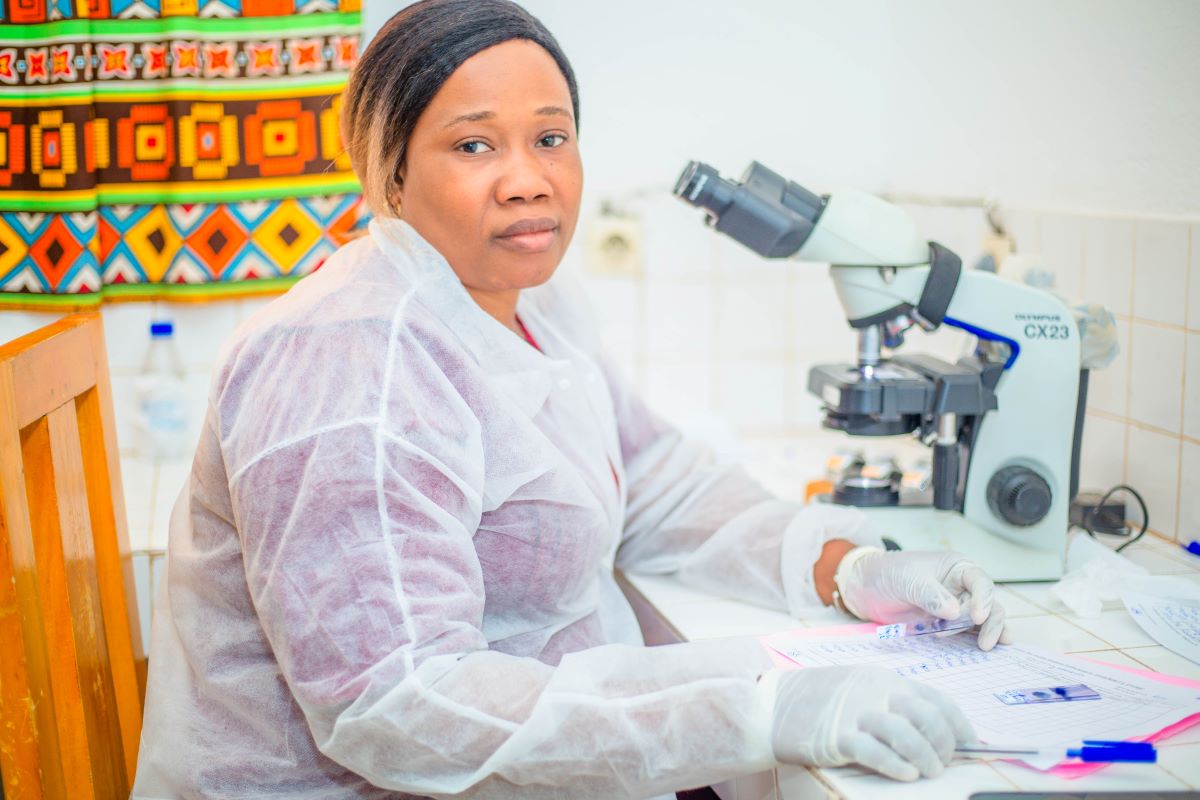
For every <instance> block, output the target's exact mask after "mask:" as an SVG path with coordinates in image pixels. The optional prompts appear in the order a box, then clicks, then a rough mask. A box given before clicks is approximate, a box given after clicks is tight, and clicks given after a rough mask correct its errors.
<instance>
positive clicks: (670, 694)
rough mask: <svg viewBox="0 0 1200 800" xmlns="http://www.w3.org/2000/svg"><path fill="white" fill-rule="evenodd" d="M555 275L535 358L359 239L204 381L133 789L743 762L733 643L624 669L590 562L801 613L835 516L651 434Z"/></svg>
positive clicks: (588, 778)
mask: <svg viewBox="0 0 1200 800" xmlns="http://www.w3.org/2000/svg"><path fill="white" fill-rule="evenodd" d="M560 284H565V282H564V281H562V280H560V279H558V278H556V279H554V280H552V281H550V282H549V283H548V284H547V285H545V286H543V287H539V288H536V289H531V290H527V291H525V292H523V293H522V295H521V299H520V303H519V305H518V314H519V316H520V318H521V320H522V321H523V322H524V324H525V325H526V327H527V328H528V330H529V332H530V333H531V334H532V336H533V337H534V339H535V340H536V341H537V343H538V344H539V346H540V347H541V348H542V350H543V351H544V352H539V351H538V350H535V349H534V348H533V347H531V346H530V345H529V344H528V343H527V342H525V341H524V340H522V339H521V338H520V337H518V336H517V335H515V334H513V333H512V332H511V331H509V330H508V329H506V328H505V327H504V326H502V325H501V324H500V323H499V322H497V321H496V320H494V319H493V318H492V317H490V316H488V315H487V314H486V313H484V312H483V311H482V310H481V309H480V308H479V307H478V305H476V304H475V303H474V302H473V301H472V299H471V298H470V296H469V295H468V294H467V292H466V291H465V289H464V288H463V286H462V284H461V283H460V282H459V281H458V280H457V278H456V276H455V275H454V273H453V271H452V270H451V268H450V266H449V265H448V264H447V263H446V261H445V260H444V259H443V258H442V257H441V256H440V255H439V254H438V253H437V252H436V251H435V250H434V249H433V248H432V247H431V246H430V245H429V244H428V243H426V242H425V241H424V240H423V239H421V237H420V236H419V235H417V234H416V232H415V231H414V230H413V229H412V228H411V227H410V226H408V225H407V224H406V223H403V222H400V221H398V220H380V221H376V222H374V223H372V226H371V232H370V235H369V236H367V237H364V238H362V239H360V240H358V241H355V242H353V243H351V244H349V245H347V246H345V247H343V248H342V249H340V250H339V251H338V252H337V253H336V254H335V255H333V256H332V257H331V258H330V259H329V261H328V262H327V264H326V265H325V266H324V267H323V268H322V269H321V270H320V271H319V272H318V273H316V274H315V275H313V276H310V277H308V278H306V279H305V280H303V281H302V282H300V283H299V284H298V285H297V286H296V287H295V288H293V289H292V290H291V291H290V292H288V294H287V295H285V296H284V297H282V298H280V299H279V300H277V301H275V302H273V303H271V304H270V305H269V306H267V307H266V308H265V309H263V310H262V311H260V312H259V313H257V314H256V315H254V316H253V317H252V318H251V319H249V320H248V321H247V322H246V323H245V324H244V325H242V326H241V327H240V328H239V329H238V331H237V332H236V333H235V334H234V336H233V337H232V339H231V340H230V341H229V342H228V343H227V344H226V345H225V346H224V348H223V349H222V352H221V355H220V357H219V363H218V365H217V367H216V369H215V371H214V376H213V382H212V387H211V391H210V396H209V403H208V411H207V417H206V422H205V425H204V430H203V434H202V437H201V440H200V443H199V446H198V449H197V452H196V456H195V460H194V463H193V467H192V472H191V476H190V479H189V482H188V484H187V486H186V487H184V490H183V492H182V493H181V495H180V498H179V500H178V502H177V504H176V506H175V509H174V512H173V515H172V518H171V529H170V544H169V547H168V553H167V566H166V578H165V581H163V585H162V590H161V591H160V593H159V596H158V598H157V601H156V613H155V621H154V629H153V641H152V647H151V656H150V678H149V689H148V697H147V710H146V720H145V727H144V732H143V738H142V748H141V755H140V763H139V768H138V777H137V784H136V788H135V792H134V795H135V796H136V797H147V798H148V797H180V796H182V797H205V798H220V797H286V798H293V799H294V798H343V797H346V798H349V797H354V798H359V797H369V798H375V797H397V796H398V797H406V796H410V795H416V796H436V797H441V796H448V795H462V796H466V797H488V798H493V797H521V798H538V797H572V798H590V797H595V798H617V797H648V796H651V795H655V794H660V793H664V792H669V791H673V790H675V789H678V788H684V787H689V786H697V785H703V784H705V783H709V782H712V781H717V780H721V779H723V778H727V777H729V776H731V775H734V774H737V773H743V772H752V771H755V770H759V769H763V768H768V767H770V766H771V765H772V763H773V761H772V755H771V748H770V746H769V743H768V740H769V730H768V728H769V712H768V713H767V714H766V717H767V718H765V719H764V718H763V711H762V709H757V710H756V709H755V708H754V703H753V698H754V689H755V681H756V679H757V678H758V676H759V675H760V674H761V673H762V672H763V671H764V670H765V669H767V668H768V666H769V665H768V664H767V662H766V661H765V660H764V656H763V653H762V651H761V648H760V647H759V645H758V644H757V643H756V642H755V641H753V640H728V641H718V642H707V643H690V644H683V645H677V646H670V647H656V648H646V647H644V646H642V642H641V638H640V634H639V630H638V627H637V624H636V621H635V619H634V616H633V614H632V612H631V609H630V607H629V604H628V602H627V601H626V599H625V598H624V596H623V595H622V594H621V592H620V590H619V589H618V587H617V584H616V583H615V582H614V578H613V569H614V566H616V567H619V568H623V569H630V570H634V569H636V570H647V571H653V572H678V573H680V574H681V575H682V576H683V577H684V579H686V580H689V581H691V582H692V583H694V584H696V585H699V586H706V587H711V588H717V589H719V590H720V591H721V592H723V593H727V594H728V593H732V594H735V595H737V596H740V597H742V598H744V599H747V600H750V601H753V602H757V603H759V604H762V605H766V606H772V607H776V608H780V609H792V610H795V609H798V608H801V607H805V606H810V605H815V604H817V603H818V599H817V596H816V594H815V591H814V589H813V586H812V574H811V573H812V564H813V562H814V561H815V560H816V558H817V556H818V554H819V552H820V548H821V546H822V544H823V543H824V542H825V541H826V540H828V539H830V538H848V539H851V540H853V541H856V542H858V543H860V544H878V539H877V538H876V537H875V536H874V535H873V534H871V533H870V532H868V531H866V530H864V518H863V517H862V515H860V514H858V513H856V512H854V511H850V510H846V509H836V508H812V509H801V508H800V507H798V506H796V505H793V504H790V503H786V502H782V501H780V500H778V499H775V498H774V497H772V496H771V495H770V494H768V493H767V492H766V491H765V490H763V489H762V488H761V487H760V486H759V485H758V484H757V483H755V482H754V481H753V480H751V479H750V478H749V477H748V476H747V474H746V473H745V472H744V471H742V470H741V469H740V468H738V467H736V466H732V465H728V464H723V463H720V462H719V461H718V460H716V459H714V458H713V457H712V455H711V454H710V453H708V452H707V451H706V450H705V449H704V448H702V447H699V446H696V445H695V444H693V443H691V442H689V441H688V440H687V439H685V438H683V437H681V436H680V434H679V433H678V432H677V431H676V430H675V429H673V428H672V427H671V426H670V425H668V424H666V423H665V422H663V421H662V420H661V419H660V418H659V417H657V416H655V415H654V414H653V413H651V412H650V411H649V410H648V409H647V408H646V406H645V405H643V403H642V402H641V401H640V400H639V399H638V397H637V396H636V395H634V394H633V393H632V392H631V391H630V390H629V388H628V387H627V386H626V385H625V384H624V383H623V382H622V380H621V379H620V378H619V377H618V375H616V374H615V372H614V371H613V370H612V369H611V368H610V366H609V365H608V364H607V363H606V361H605V359H604V357H603V356H602V354H601V352H600V347H599V343H598V341H597V339H596V336H595V334H594V332H593V329H592V326H591V325H590V323H589V322H588V320H589V319H590V317H589V316H588V312H587V311H586V310H585V308H584V305H585V304H581V303H580V302H578V300H577V298H576V297H575V295H574V294H573V292H572V291H571V290H570V289H569V288H568V287H567V286H566V285H560Z"/></svg>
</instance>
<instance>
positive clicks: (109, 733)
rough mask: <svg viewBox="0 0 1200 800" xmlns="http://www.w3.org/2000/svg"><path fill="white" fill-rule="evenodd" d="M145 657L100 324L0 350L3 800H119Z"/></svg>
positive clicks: (77, 320)
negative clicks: (93, 799) (42, 799)
mask: <svg viewBox="0 0 1200 800" xmlns="http://www.w3.org/2000/svg"><path fill="white" fill-rule="evenodd" d="M145 686H146V658H145V655H144V654H143V652H142V642H141V633H140V626H139V623H138V615H137V602H136V596H135V594H134V583H133V561H132V557H131V554H130V550H129V537H128V534H127V532H126V527H125V500H124V495H123V493H122V489H121V476H120V462H119V459H118V451H117V440H116V429H115V425H114V421H113V408H112V389H111V386H110V383H109V376H108V360H107V356H106V353H105V348H104V329H103V325H102V323H101V320H100V316H99V314H95V313H88V314H74V315H71V316H69V317H65V318H63V319H61V320H59V321H58V322H55V323H53V324H52V325H49V326H47V327H45V328H42V329H41V330H38V331H34V332H33V333H31V334H29V335H27V336H23V337H21V338H19V339H16V340H14V341H12V342H9V343H8V344H5V345H2V346H0V720H2V722H0V775H2V776H3V779H4V783H3V786H4V796H5V797H6V798H7V800H18V798H22V799H23V798H43V797H45V798H67V797H70V798H105V799H106V800H107V798H127V797H128V796H129V793H130V789H131V788H132V785H133V776H134V773H135V770H136V766H137V751H138V743H139V738H140V735H141V723H142V702H143V698H144V696H145Z"/></svg>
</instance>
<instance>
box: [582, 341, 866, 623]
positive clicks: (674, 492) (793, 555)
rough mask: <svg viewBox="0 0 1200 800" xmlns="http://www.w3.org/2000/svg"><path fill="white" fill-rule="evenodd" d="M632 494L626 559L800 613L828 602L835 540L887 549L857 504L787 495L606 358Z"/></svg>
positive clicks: (624, 562) (622, 554) (623, 562)
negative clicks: (820, 589) (670, 419)
mask: <svg viewBox="0 0 1200 800" xmlns="http://www.w3.org/2000/svg"><path fill="white" fill-rule="evenodd" d="M602 366H603V368H604V373H605V376H606V378H607V380H608V383H609V388H610V391H611V393H612V398H613V406H614V409H615V411H616V417H617V429H618V433H619V436H620V442H621V457H622V459H623V461H624V465H625V472H626V484H627V492H628V498H629V499H628V511H627V516H626V522H625V531H624V539H623V542H622V545H621V549H620V551H619V553H618V557H617V565H618V566H619V567H621V568H623V569H628V570H631V571H641V572H650V573H677V574H678V576H679V579H680V580H682V581H684V582H685V583H688V584H690V585H692V586H695V587H696V588H699V589H704V590H707V591H711V592H714V593H718V594H722V595H726V596H736V597H738V598H739V599H742V600H745V601H747V602H751V603H755V604H757V605H761V606H764V607H767V608H773V609H778V610H782V611H787V612H789V613H792V614H794V615H795V614H799V613H800V612H801V610H803V609H805V608H811V607H814V606H820V605H821V600H820V598H819V597H818V595H817V592H816V588H815V586H814V585H813V575H812V570H813V564H814V563H816V561H817V558H818V557H819V556H820V554H821V549H822V547H823V546H824V545H825V542H827V541H829V540H831V539H846V540H849V541H851V542H854V543H855V544H858V545H872V546H875V547H881V546H882V542H881V540H880V538H879V536H878V535H877V534H876V533H875V532H874V531H873V530H872V529H871V528H870V526H869V525H868V524H867V518H866V515H864V514H863V513H862V512H860V511H858V510H857V509H852V508H847V507H842V506H832V505H815V504H814V505H808V506H801V505H798V504H796V503H791V502H786V501H784V500H780V499H778V498H776V497H775V496H773V495H772V494H771V493H770V492H768V491H767V490H766V489H765V488H763V487H762V486H761V485H760V484H759V483H758V482H757V481H755V480H754V479H753V478H751V477H750V475H749V474H748V473H747V472H746V470H745V469H744V468H742V467H741V466H739V465H736V464H730V463H725V462H722V461H721V460H719V459H718V458H716V457H715V455H714V454H713V453H712V452H711V451H710V450H709V449H708V448H706V447H704V446H703V445H700V444H699V443H697V442H694V441H691V440H689V439H688V438H687V437H685V436H683V435H682V434H681V433H680V431H679V430H677V429H676V428H674V427H672V426H671V425H670V424H668V423H667V422H665V421H664V420H663V419H662V418H661V417H659V416H658V415H657V414H656V413H654V411H652V410H651V409H650V408H649V407H648V406H647V405H646V404H645V402H644V401H643V400H642V399H641V398H640V397H639V396H638V395H637V394H636V393H635V392H633V391H632V390H631V389H630V388H629V387H628V386H627V385H625V383H624V381H623V379H622V378H621V377H620V376H619V375H618V374H617V371H616V370H615V369H613V368H612V366H611V365H610V364H608V363H606V362H602Z"/></svg>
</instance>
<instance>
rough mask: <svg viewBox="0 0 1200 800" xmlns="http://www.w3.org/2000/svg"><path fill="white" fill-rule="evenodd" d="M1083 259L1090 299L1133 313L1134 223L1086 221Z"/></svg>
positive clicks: (1121, 311)
mask: <svg viewBox="0 0 1200 800" xmlns="http://www.w3.org/2000/svg"><path fill="white" fill-rule="evenodd" d="M1083 259H1084V261H1083V288H1084V292H1085V293H1086V295H1087V299H1088V300H1090V301H1092V302H1094V303H1100V304H1102V305H1104V306H1107V307H1108V308H1109V309H1111V310H1112V312H1113V313H1115V314H1118V315H1121V316H1125V317H1128V316H1129V315H1130V313H1131V312H1132V311H1133V223H1132V222H1129V221H1126V220H1117V219H1109V218H1096V219H1089V220H1087V222H1086V224H1085V230H1084V240H1083Z"/></svg>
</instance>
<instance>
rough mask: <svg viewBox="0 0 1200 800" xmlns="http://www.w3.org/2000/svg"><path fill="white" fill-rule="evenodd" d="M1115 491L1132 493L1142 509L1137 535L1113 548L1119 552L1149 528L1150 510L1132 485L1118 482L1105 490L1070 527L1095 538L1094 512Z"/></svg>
mask: <svg viewBox="0 0 1200 800" xmlns="http://www.w3.org/2000/svg"><path fill="white" fill-rule="evenodd" d="M1117 492H1129V494H1131V495H1133V499H1134V500H1136V501H1137V504H1138V505H1139V506H1140V507H1141V509H1142V527H1141V529H1140V530H1139V531H1138V532H1137V535H1136V536H1134V537H1133V538H1132V539H1130V540H1129V541H1128V542H1125V544H1123V545H1121V546H1120V547H1118V548H1115V550H1114V552H1117V553H1119V552H1121V551H1122V550H1124V549H1125V548H1126V547H1129V545H1131V544H1133V543H1134V542H1136V541H1137V540H1138V539H1141V538H1142V537H1143V536H1145V535H1146V531H1147V530H1148V529H1149V528H1150V511H1149V509H1147V508H1146V501H1145V499H1143V497H1142V496H1141V494H1139V493H1138V490H1137V489H1134V488H1133V487H1132V486H1127V485H1126V484H1123V483H1119V484H1117V485H1116V486H1114V487H1112V488H1111V489H1109V490H1108V491H1107V492H1105V493H1104V495H1103V496H1102V497H1101V498H1100V500H1099V501H1098V502H1097V503H1096V504H1095V505H1093V506H1092V507H1091V508H1090V509H1088V511H1087V513H1086V514H1085V515H1084V517H1083V519H1082V520H1081V521H1080V522H1078V523H1074V524H1072V525H1071V527H1072V528H1079V529H1080V530H1082V531H1084V532H1085V533H1087V535H1088V536H1091V537H1092V538H1093V539H1095V538H1096V532H1095V531H1094V530H1092V522H1093V518H1094V517H1095V515H1096V513H1097V512H1098V511H1100V509H1102V508H1103V507H1104V504H1105V503H1107V502H1108V501H1109V499H1110V498H1111V497H1112V496H1113V495H1114V494H1116V493H1117ZM1126 521H1127V520H1126Z"/></svg>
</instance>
